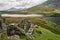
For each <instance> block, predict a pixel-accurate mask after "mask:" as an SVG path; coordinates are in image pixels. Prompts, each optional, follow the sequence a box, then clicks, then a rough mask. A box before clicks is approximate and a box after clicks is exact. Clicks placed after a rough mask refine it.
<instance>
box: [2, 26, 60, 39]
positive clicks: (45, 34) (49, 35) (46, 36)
mask: <svg viewBox="0 0 60 40" xmlns="http://www.w3.org/2000/svg"><path fill="white" fill-rule="evenodd" d="M35 30H36V31H37V32H36V31H35V32H34V34H33V36H34V38H35V39H34V40H60V35H57V34H54V33H52V32H51V31H49V30H47V29H45V28H42V27H40V26H39V28H35ZM39 32H41V33H39ZM2 40H8V39H7V37H6V36H2ZM20 40H31V39H29V38H28V37H26V36H21V38H20Z"/></svg>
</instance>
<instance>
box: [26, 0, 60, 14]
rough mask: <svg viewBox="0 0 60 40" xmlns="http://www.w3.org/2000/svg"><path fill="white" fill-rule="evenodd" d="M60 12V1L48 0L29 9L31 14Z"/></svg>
mask: <svg viewBox="0 0 60 40" xmlns="http://www.w3.org/2000/svg"><path fill="white" fill-rule="evenodd" d="M59 10H60V0H48V1H46V2H44V3H43V4H41V5H38V6H35V7H32V8H30V9H27V12H30V13H45V12H55V11H57V12H58V11H59Z"/></svg>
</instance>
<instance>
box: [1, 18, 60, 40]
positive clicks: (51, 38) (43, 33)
mask: <svg viewBox="0 0 60 40" xmlns="http://www.w3.org/2000/svg"><path fill="white" fill-rule="evenodd" d="M5 19H6V20H5V23H6V24H7V25H9V24H10V23H19V22H21V21H22V20H23V19H25V18H10V17H7V18H5ZM27 19H28V20H30V21H31V22H32V23H33V24H35V25H39V26H35V27H34V33H33V36H34V39H33V40H60V27H59V26H58V25H57V24H56V23H53V22H51V21H47V20H44V19H43V18H40V17H38V18H37V17H35V18H34V17H33V18H27ZM2 40H8V39H7V37H5V36H3V37H2ZM20 40H31V39H29V38H28V37H26V36H20Z"/></svg>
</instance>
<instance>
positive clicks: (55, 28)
mask: <svg viewBox="0 0 60 40" xmlns="http://www.w3.org/2000/svg"><path fill="white" fill-rule="evenodd" d="M23 19H25V18H6V24H10V23H19V22H21V21H22V20H23ZM27 19H29V20H30V21H31V22H32V23H33V24H35V25H39V26H41V27H43V28H45V29H48V30H50V31H51V32H53V33H55V34H59V35H60V27H59V26H58V25H57V24H56V23H53V22H51V21H47V20H44V19H42V18H40V17H38V18H37V17H36V18H27Z"/></svg>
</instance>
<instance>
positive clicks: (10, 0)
mask: <svg viewBox="0 0 60 40" xmlns="http://www.w3.org/2000/svg"><path fill="white" fill-rule="evenodd" d="M45 1H46V0H0V10H6V9H10V8H12V7H13V8H17V9H19V8H30V7H32V6H36V5H38V4H41V3H43V2H45Z"/></svg>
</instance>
